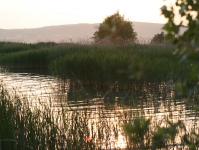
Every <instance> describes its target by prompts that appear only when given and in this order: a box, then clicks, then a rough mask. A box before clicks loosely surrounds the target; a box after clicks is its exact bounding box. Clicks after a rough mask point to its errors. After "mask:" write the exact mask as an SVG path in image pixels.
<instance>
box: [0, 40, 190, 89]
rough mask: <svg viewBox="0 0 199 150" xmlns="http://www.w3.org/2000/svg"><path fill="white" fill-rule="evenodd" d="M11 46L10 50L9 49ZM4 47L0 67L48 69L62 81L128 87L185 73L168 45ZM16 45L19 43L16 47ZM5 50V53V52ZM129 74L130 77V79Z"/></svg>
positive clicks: (53, 44) (69, 44) (38, 45)
mask: <svg viewBox="0 0 199 150" xmlns="http://www.w3.org/2000/svg"><path fill="white" fill-rule="evenodd" d="M10 45H11V48H10ZM10 45H9V44H7V46H6V45H5V46H4V47H5V48H6V49H8V50H2V51H4V52H3V53H1V54H0V66H2V67H6V68H21V69H24V68H25V69H48V70H51V72H52V73H54V75H55V76H58V77H60V78H62V79H66V78H68V77H71V76H73V75H75V76H77V77H78V78H79V79H80V80H81V81H82V83H83V84H89V85H92V84H102V85H107V84H109V83H110V84H112V83H113V82H116V81H118V82H119V83H121V84H124V85H127V84H129V79H128V78H129V77H130V78H133V79H135V78H137V79H142V81H167V80H168V79H169V78H177V77H180V78H185V77H186V73H187V72H189V70H188V68H186V67H184V64H181V63H180V62H179V58H178V57H177V56H175V55H173V54H172V53H173V52H174V50H175V48H174V47H173V46H170V45H146V44H145V45H141V44H123V45H95V44H93V45H80V44H72V43H68V44H67V43H60V44H55V43H40V44H39V43H38V44H36V45H34V44H33V45H28V44H27V45H23V44H21V46H22V47H23V46H25V47H26V48H27V47H28V48H27V49H26V48H17V50H15V49H12V47H17V46H15V44H14V46H13V44H10ZM19 45H20V44H19ZM1 49H2V48H0V51H1ZM5 51H6V52H5ZM132 75H133V76H132Z"/></svg>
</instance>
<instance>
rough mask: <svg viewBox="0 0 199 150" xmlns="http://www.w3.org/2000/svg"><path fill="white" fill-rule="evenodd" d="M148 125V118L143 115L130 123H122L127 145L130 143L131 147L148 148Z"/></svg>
mask: <svg viewBox="0 0 199 150" xmlns="http://www.w3.org/2000/svg"><path fill="white" fill-rule="evenodd" d="M149 125H150V119H145V118H143V117H141V118H136V119H135V120H133V122H132V123H127V124H125V125H124V132H125V134H126V136H127V141H128V142H129V144H128V145H131V148H134V149H135V148H139V149H142V150H144V149H148V146H149V145H150V139H149V131H150V130H149Z"/></svg>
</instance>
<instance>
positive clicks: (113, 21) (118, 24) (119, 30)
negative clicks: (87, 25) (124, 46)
mask: <svg viewBox="0 0 199 150" xmlns="http://www.w3.org/2000/svg"><path fill="white" fill-rule="evenodd" d="M136 37H137V34H136V32H135V31H134V29H133V24H132V22H131V21H129V20H126V19H125V18H124V16H122V15H120V14H119V11H117V12H116V13H114V14H113V15H110V16H108V17H107V18H105V20H104V21H103V22H102V23H101V24H100V26H99V28H98V30H97V31H96V32H95V33H94V37H93V38H94V40H95V42H98V41H101V40H110V41H112V42H118V41H119V42H121V41H128V40H130V41H135V39H136Z"/></svg>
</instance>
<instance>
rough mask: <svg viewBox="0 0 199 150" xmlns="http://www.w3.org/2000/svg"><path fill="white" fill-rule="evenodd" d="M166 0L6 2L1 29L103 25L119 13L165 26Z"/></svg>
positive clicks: (2, 7)
mask: <svg viewBox="0 0 199 150" xmlns="http://www.w3.org/2000/svg"><path fill="white" fill-rule="evenodd" d="M162 5H163V0H153V1H146V0H139V1H137V0H109V1H107V0H95V1H93V0H84V1H82V0H67V1H66V0H56V1H55V0H48V1H46V0H34V1H33V0H18V1H16V0H7V1H3V2H1V5H0V18H1V21H0V28H3V29H10V28H36V27H43V26H51V25H63V24H77V23H100V22H102V21H103V19H104V18H105V17H107V16H109V15H111V14H113V13H115V12H116V11H117V10H119V11H120V13H121V14H122V15H124V16H125V18H128V19H129V20H131V21H137V22H154V23H165V19H164V18H163V16H160V14H161V13H160V7H161V6H162Z"/></svg>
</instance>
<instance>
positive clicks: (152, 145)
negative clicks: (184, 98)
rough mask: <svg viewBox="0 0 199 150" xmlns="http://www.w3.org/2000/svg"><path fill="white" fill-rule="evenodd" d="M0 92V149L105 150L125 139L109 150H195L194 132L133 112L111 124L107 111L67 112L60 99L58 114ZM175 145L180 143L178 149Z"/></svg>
mask: <svg viewBox="0 0 199 150" xmlns="http://www.w3.org/2000/svg"><path fill="white" fill-rule="evenodd" d="M0 91H1V92H0V99H1V101H0V115H1V119H0V143H1V144H0V148H1V149H12V150H15V149H20V150H26V149H35V150H41V149H42V150H45V149H49V150H53V149H72V150H79V149H88V150H97V149H111V148H114V144H112V143H111V140H114V139H115V140H119V135H120V134H122V135H124V136H125V140H123V141H122V144H123V147H120V146H121V145H119V146H118V145H115V149H121V148H128V149H161V148H166V149H168V148H182V149H185V148H188V147H189V148H190V149H191V148H193V147H194V148H195V149H197V148H198V142H197V138H198V133H196V132H195V130H197V129H194V130H193V131H192V132H191V133H188V132H187V131H186V128H185V127H184V125H183V122H181V121H179V122H170V121H169V120H167V119H163V120H160V121H159V122H156V123H155V124H154V122H152V120H151V119H150V118H148V119H147V118H146V116H143V115H141V113H140V115H138V114H139V112H138V114H131V115H127V114H126V113H131V112H125V111H124V112H122V111H121V112H115V113H117V114H116V116H117V117H116V116H115V119H116V121H117V122H114V121H113V120H112V119H113V118H112V117H111V115H110V114H109V111H108V110H110V109H106V108H100V107H98V108H96V110H92V112H91V110H90V109H88V108H85V109H83V110H74V109H73V108H72V107H71V108H70V109H69V110H68V109H66V105H64V101H62V98H61V97H59V100H60V101H62V103H61V105H60V106H61V107H59V108H58V107H56V109H54V107H50V106H53V103H50V105H46V104H42V105H39V104H37V105H36V106H34V107H33V106H32V104H31V103H28V99H27V98H26V97H20V96H17V93H12V92H11V93H10V92H8V91H7V90H6V89H5V88H4V86H3V85H2V84H1V86H0ZM49 98H50V99H51V102H52V101H53V99H52V97H49ZM56 98H57V97H56ZM88 106H89V105H88ZM111 111H112V114H114V113H113V111H114V109H112V110H111ZM127 116H128V117H127ZM161 122H162V123H161ZM162 124H163V125H162ZM154 126H155V128H152V127H154ZM179 134H180V136H179ZM176 139H178V140H177V141H178V142H179V139H180V142H179V143H178V144H176ZM124 145H125V147H124ZM117 146H118V147H117Z"/></svg>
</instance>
